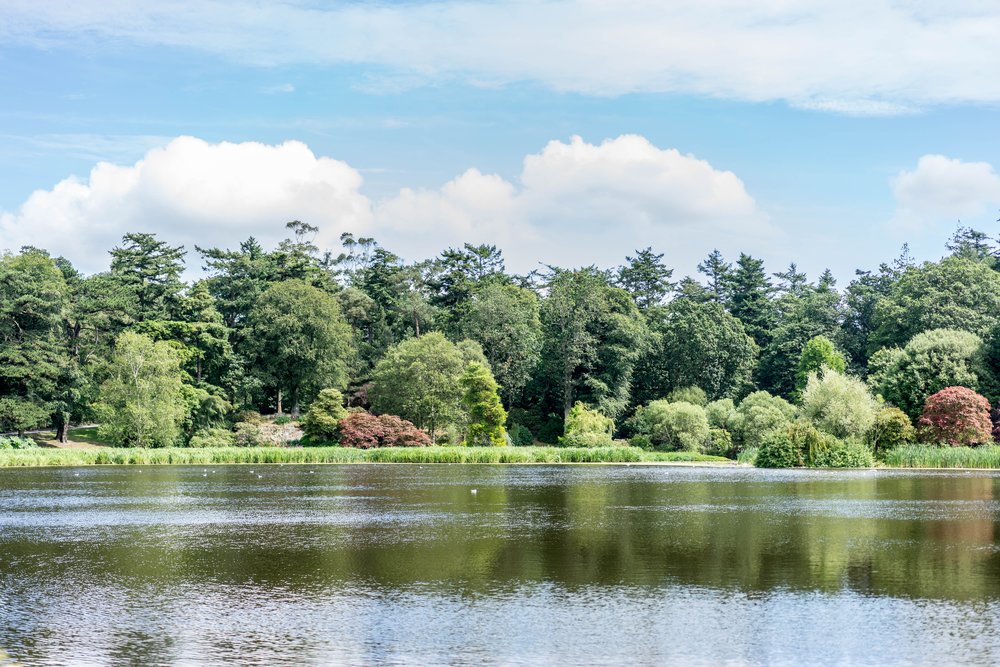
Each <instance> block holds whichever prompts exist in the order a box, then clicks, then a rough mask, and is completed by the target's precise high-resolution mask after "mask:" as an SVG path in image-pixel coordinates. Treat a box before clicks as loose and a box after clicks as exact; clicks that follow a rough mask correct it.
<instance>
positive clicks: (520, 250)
mask: <svg viewBox="0 0 1000 667" xmlns="http://www.w3.org/2000/svg"><path fill="white" fill-rule="evenodd" d="M361 187H362V179H361V176H360V174H359V173H358V171H357V170H356V169H354V168H353V167H351V166H350V165H348V164H346V163H344V162H339V161H337V160H333V159H330V158H327V157H318V156H316V155H314V154H313V153H312V152H311V151H310V150H309V148H307V147H306V146H305V145H304V144H302V143H299V142H294V141H292V142H287V143H284V144H281V145H277V146H269V145H264V144H259V143H240V144H233V143H220V144H209V143H206V142H204V141H202V140H200V139H195V138H192V137H179V138H177V139H174V140H172V141H170V142H169V143H168V144H167V145H166V146H164V147H162V148H156V149H153V150H151V151H149V152H148V153H147V154H146V155H145V157H144V158H143V159H142V160H139V161H138V162H136V163H134V164H132V165H115V164H111V163H107V162H101V163H98V164H97V166H95V167H94V168H93V169H92V170H91V172H90V175H89V178H87V179H80V178H75V177H71V178H67V179H65V180H63V181H61V182H60V183H58V184H56V185H55V186H54V187H53V188H52V189H50V190H38V191H36V192H35V193H33V194H32V195H31V196H30V197H29V198H28V200H27V201H26V202H25V203H24V204H23V205H22V206H21V207H20V209H19V210H17V211H15V212H8V213H3V212H0V248H7V249H12V250H13V249H16V248H18V247H20V246H21V245H37V246H40V247H43V248H46V249H48V250H50V251H51V252H52V253H53V254H58V255H63V256H66V257H68V258H69V259H71V260H72V261H73V262H74V263H75V264H76V265H77V266H78V267H80V268H81V269H83V270H85V271H98V270H103V269H105V268H106V267H107V261H108V259H107V251H108V250H109V249H110V248H111V247H113V246H114V245H115V244H116V243H117V242H118V241H119V239H120V238H121V236H122V235H123V234H125V233H126V232H140V231H141V232H155V233H157V234H158V235H159V236H160V238H162V239H164V240H166V241H168V242H170V243H172V244H184V245H185V246H187V248H188V249H189V250H192V251H193V247H194V245H195V244H198V245H200V246H203V247H204V246H214V245H219V246H223V247H234V246H235V245H236V244H237V243H238V242H239V241H241V240H243V239H245V238H246V237H247V236H250V235H254V236H256V237H257V238H258V239H260V240H261V242H262V243H264V244H267V245H273V244H274V243H276V242H277V241H278V240H280V239H281V238H283V236H284V233H285V230H284V227H283V223H284V222H286V221H288V220H292V219H299V220H303V221H305V222H308V223H310V224H314V225H317V226H319V227H320V228H321V230H322V232H321V235H320V237H319V238H318V239H317V241H318V243H319V244H320V246H321V247H325V248H331V249H332V248H335V247H337V245H338V242H337V237H338V236H339V234H340V233H341V232H343V231H351V232H354V233H363V234H365V235H374V236H375V238H376V239H378V240H379V242H380V243H382V244H383V245H384V246H385V247H387V248H389V249H390V250H393V251H395V252H397V253H399V254H401V255H403V256H404V257H406V258H407V259H411V260H412V259H419V258H423V257H430V256H433V255H436V254H437V253H438V252H440V251H441V250H442V249H443V248H445V247H447V246H454V245H460V244H461V243H463V242H474V243H495V244H497V245H499V246H500V247H501V248H503V249H504V251H505V253H506V255H507V257H508V258H509V265H510V267H511V268H512V269H514V270H518V271H526V270H530V269H532V268H535V267H536V266H537V262H539V261H546V262H551V263H556V264H560V265H563V266H577V265H580V264H590V263H597V264H599V265H604V266H610V265H613V264H615V263H617V262H620V261H621V260H622V259H623V257H624V256H625V254H626V253H631V252H632V251H633V250H634V249H635V248H637V247H645V246H647V245H652V246H654V247H657V248H659V249H661V250H666V251H667V252H668V259H671V260H672V261H675V262H676V261H677V260H682V261H683V263H686V264H690V265H691V267H690V268H693V265H694V262H696V261H697V258H699V257H701V256H702V255H704V254H705V253H706V252H707V251H708V249H710V248H707V247H706V243H708V244H711V245H712V246H716V245H717V246H719V247H720V248H722V249H723V250H724V251H725V250H728V251H729V252H735V251H736V250H738V249H750V250H756V251H758V252H759V251H760V250H762V249H763V248H765V247H766V246H767V244H768V243H770V242H771V241H773V240H774V238H775V235H776V234H777V232H776V230H775V229H774V228H773V227H772V226H771V225H770V223H769V222H768V220H767V216H766V215H765V214H763V213H762V212H761V211H760V210H759V208H758V206H757V204H756V203H755V201H754V199H753V198H752V197H751V196H750V195H749V194H748V192H747V190H746V188H745V186H744V184H743V182H742V181H741V180H740V179H739V178H738V177H737V176H736V175H735V174H733V173H732V172H729V171H722V170H719V169H716V168H715V167H713V166H712V165H711V164H709V163H708V162H705V161H704V160H699V159H697V158H695V157H692V156H690V155H683V154H681V153H679V152H678V151H676V150H674V149H661V148H658V147H656V146H654V145H653V144H651V143H650V142H649V141H647V140H646V139H644V138H643V137H639V136H634V135H625V136H621V137H618V138H616V139H610V140H607V141H604V142H603V143H601V144H590V143H587V142H585V141H584V140H583V139H581V138H580V137H573V138H572V139H571V140H570V141H569V142H566V143H564V142H560V141H552V142H550V143H549V144H548V145H546V146H545V147H544V149H543V150H542V151H540V152H539V153H535V154H532V155H528V156H527V157H525V159H524V165H523V169H522V171H521V174H520V177H519V178H518V179H517V180H516V182H511V181H508V180H506V179H504V178H502V177H500V176H498V175H492V174H483V173H481V172H480V171H479V170H477V169H469V170H468V171H466V172H465V173H463V174H461V175H459V176H458V177H456V178H455V179H453V180H451V181H449V182H448V183H446V184H444V185H443V186H442V187H441V188H438V189H431V190H415V189H410V188H404V189H403V190H401V191H400V192H399V193H398V194H397V195H396V196H394V197H391V198H389V199H387V200H385V201H382V202H380V203H378V204H375V205H373V204H372V202H370V200H369V199H368V197H367V196H365V195H364V194H363V193H362V191H361ZM189 261H190V266H191V267H192V268H193V267H195V266H197V258H196V257H195V256H192V257H190V258H189Z"/></svg>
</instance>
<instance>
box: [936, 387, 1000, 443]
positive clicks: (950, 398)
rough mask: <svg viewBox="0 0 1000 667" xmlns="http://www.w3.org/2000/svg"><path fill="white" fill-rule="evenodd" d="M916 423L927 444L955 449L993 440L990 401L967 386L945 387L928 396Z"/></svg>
mask: <svg viewBox="0 0 1000 667" xmlns="http://www.w3.org/2000/svg"><path fill="white" fill-rule="evenodd" d="M917 423H918V424H919V427H920V439H921V440H923V441H924V442H937V443H947V444H949V445H951V446H953V447H956V446H962V445H977V444H981V443H984V442H989V441H990V440H992V439H993V424H992V423H991V422H990V402H989V401H988V400H987V399H986V397H985V396H981V395H979V394H977V393H976V392H974V391H972V390H971V389H967V388H966V387H945V388H944V389H942V390H941V391H939V392H937V393H936V394H933V395H931V396H930V397H928V399H927V402H926V403H925V404H924V411H923V413H922V414H921V415H920V419H919V421H918V422H917Z"/></svg>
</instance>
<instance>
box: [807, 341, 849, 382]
mask: <svg viewBox="0 0 1000 667" xmlns="http://www.w3.org/2000/svg"><path fill="white" fill-rule="evenodd" d="M825 369H829V370H831V371H835V372H837V373H843V372H844V371H845V370H846V369H847V361H846V360H845V359H844V355H842V354H841V353H840V352H838V351H837V348H836V347H834V345H833V341H832V340H830V339H829V338H827V337H826V336H816V337H814V338H810V339H809V342H808V343H806V345H805V347H803V348H802V354H800V355H799V364H798V367H797V368H796V369H795V388H796V390H798V391H799V392H802V390H804V389H805V388H806V383H807V382H809V376H810V375H813V374H819V375H822V374H823V372H824V370H825Z"/></svg>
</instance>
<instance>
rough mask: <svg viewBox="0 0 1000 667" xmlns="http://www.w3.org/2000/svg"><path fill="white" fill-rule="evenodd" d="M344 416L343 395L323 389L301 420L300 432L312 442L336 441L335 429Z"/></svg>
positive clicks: (345, 411)
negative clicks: (312, 440)
mask: <svg viewBox="0 0 1000 667" xmlns="http://www.w3.org/2000/svg"><path fill="white" fill-rule="evenodd" d="M346 416H347V409H346V408H345V407H344V395H343V394H341V393H340V392H339V391H337V390H336V389H324V390H323V391H321V392H319V395H318V396H317V397H316V398H315V400H313V402H312V404H311V405H310V406H309V410H308V411H307V412H306V414H305V416H304V417H303V418H302V431H303V432H304V433H305V434H306V435H308V436H309V437H310V438H311V439H314V440H336V438H337V427H338V425H339V424H340V420H341V419H343V418H344V417H346ZM275 423H277V420H275Z"/></svg>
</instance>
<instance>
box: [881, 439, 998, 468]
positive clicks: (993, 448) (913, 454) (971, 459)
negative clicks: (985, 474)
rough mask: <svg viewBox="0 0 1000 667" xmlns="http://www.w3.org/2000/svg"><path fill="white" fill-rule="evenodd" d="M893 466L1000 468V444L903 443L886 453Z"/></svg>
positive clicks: (887, 459) (886, 460) (886, 458)
mask: <svg viewBox="0 0 1000 667" xmlns="http://www.w3.org/2000/svg"><path fill="white" fill-rule="evenodd" d="M885 464H886V465H887V466H889V467H892V468H1000V446H997V445H984V446H981V447H938V446H935V445H901V446H899V447H896V448H895V449H891V450H889V451H888V452H887V453H886V456H885Z"/></svg>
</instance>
